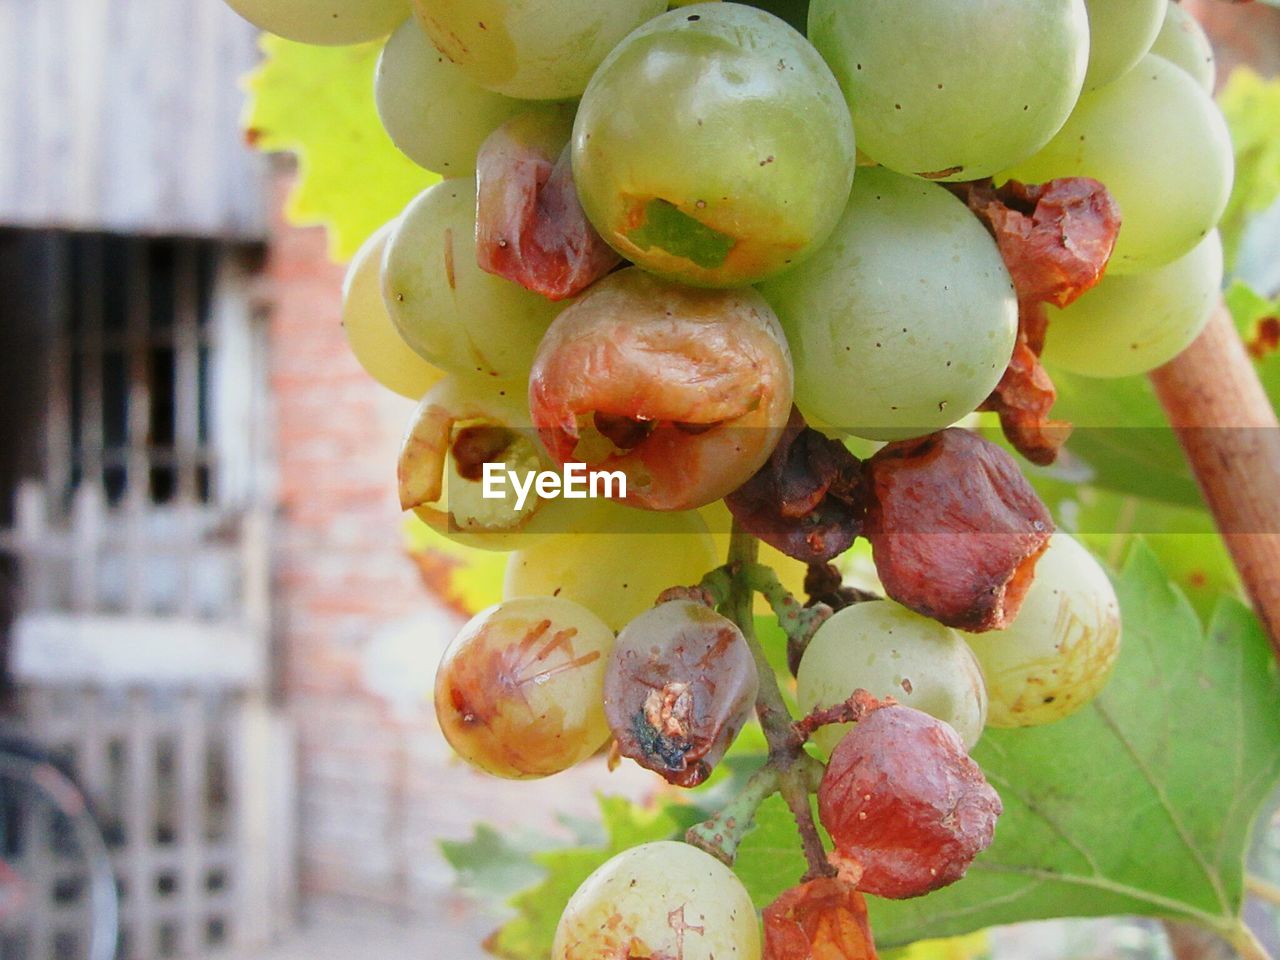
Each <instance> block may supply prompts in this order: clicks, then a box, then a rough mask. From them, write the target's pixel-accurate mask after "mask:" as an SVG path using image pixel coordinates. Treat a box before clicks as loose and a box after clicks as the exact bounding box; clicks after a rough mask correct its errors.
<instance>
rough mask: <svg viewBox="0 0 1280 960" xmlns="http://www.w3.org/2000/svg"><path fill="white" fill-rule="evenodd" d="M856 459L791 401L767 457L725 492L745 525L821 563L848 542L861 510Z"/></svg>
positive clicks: (855, 532) (797, 554)
mask: <svg viewBox="0 0 1280 960" xmlns="http://www.w3.org/2000/svg"><path fill="white" fill-rule="evenodd" d="M863 493H864V492H863V485H862V471H861V463H860V462H859V460H858V458H857V457H855V456H854V455H853V454H852V453H850V452H849V450H848V449H847V448H846V447H845V445H844V444H842V443H840V442H839V441H838V440H832V439H830V438H829V437H826V436H824V435H823V434H821V433H819V432H818V431H817V430H814V429H812V428H810V427H809V426H807V425H806V423H805V420H804V417H803V416H801V414H800V411H799V410H797V409H795V408H794V407H793V408H792V410H791V419H790V421H788V423H787V429H786V431H785V432H784V433H783V435H782V439H780V440H779V441H778V445H777V446H776V447H775V448H774V450H773V454H772V455H771V456H770V457H769V460H768V462H767V463H765V465H764V466H763V467H761V468H760V470H759V471H758V472H757V473H756V474H755V476H753V477H752V478H751V479H750V480H748V481H747V482H746V483H744V484H743V485H742V486H741V487H739V488H738V489H737V490H735V491H734V492H733V493H731V494H730V495H729V496H727V497H725V505H726V506H727V507H728V508H729V510H730V512H731V513H732V514H733V516H734V519H736V520H737V521H738V523H739V524H740V525H741V526H742V528H743V529H744V530H746V531H747V532H748V533H750V534H752V535H753V536H756V537H759V538H760V539H761V540H763V541H764V542H765V543H767V544H769V545H770V546H771V547H774V548H776V549H778V550H780V551H782V552H783V553H785V554H786V555H787V556H789V557H794V558H795V559H797V560H802V561H804V562H805V563H825V562H826V561H828V560H831V559H832V558H834V557H837V556H839V555H840V554H842V553H844V552H845V551H846V550H848V549H849V547H851V546H853V541H854V539H855V538H856V537H857V536H858V534H859V533H860V532H861V531H862V518H863V515H864V514H865V513H866V507H865V504H864V502H863Z"/></svg>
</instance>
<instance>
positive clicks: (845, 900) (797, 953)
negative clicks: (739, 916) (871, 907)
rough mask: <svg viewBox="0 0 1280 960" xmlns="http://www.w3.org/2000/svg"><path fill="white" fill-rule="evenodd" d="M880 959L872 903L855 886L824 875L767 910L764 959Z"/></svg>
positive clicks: (796, 889)
mask: <svg viewBox="0 0 1280 960" xmlns="http://www.w3.org/2000/svg"><path fill="white" fill-rule="evenodd" d="M837 958H838V960H876V944H875V939H874V938H873V937H872V935H871V924H870V923H869V922H868V921H867V903H866V901H865V900H864V899H863V897H862V894H861V893H859V892H858V891H857V890H856V889H855V888H854V886H853V885H852V884H850V883H848V882H846V881H844V880H841V879H837V878H827V877H824V878H822V879H820V880H812V881H810V882H809V883H803V884H801V885H800V886H798V887H792V888H791V889H790V890H788V891H786V892H785V893H783V894H782V896H780V897H778V899H777V900H775V901H774V902H773V903H771V904H770V905H769V906H767V907H765V909H764V960H837Z"/></svg>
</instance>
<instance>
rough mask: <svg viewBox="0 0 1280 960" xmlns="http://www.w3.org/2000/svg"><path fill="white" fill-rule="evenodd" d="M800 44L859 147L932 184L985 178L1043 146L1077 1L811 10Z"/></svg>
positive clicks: (1074, 70)
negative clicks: (806, 42) (833, 86)
mask: <svg viewBox="0 0 1280 960" xmlns="http://www.w3.org/2000/svg"><path fill="white" fill-rule="evenodd" d="M1121 2H1126V3H1127V2H1131V0H1121ZM1132 2H1137V0H1132ZM809 38H810V39H811V40H812V41H813V43H814V46H816V47H817V48H818V49H819V50H820V51H821V52H822V55H823V56H824V57H826V59H827V63H829V64H831V69H832V70H834V71H835V75H836V77H837V78H838V79H839V81H840V86H841V87H843V88H844V93H845V96H846V97H847V98H848V101H849V105H850V107H851V108H852V110H853V120H854V126H855V127H857V130H858V146H859V148H860V149H861V150H862V151H863V152H864V153H866V154H867V155H868V156H870V157H871V158H872V159H874V160H876V161H877V162H879V163H882V164H884V165H885V166H887V167H891V168H892V169H894V170H898V171H900V172H902V173H913V174H916V175H917V176H922V177H928V178H929V179H934V180H976V179H978V178H979V177H985V176H989V175H991V174H993V173H995V172H996V171H997V170H1000V169H1001V168H1003V167H1007V166H1009V165H1011V164H1014V163H1017V162H1018V161H1020V160H1023V159H1025V158H1027V157H1029V156H1031V155H1032V154H1033V153H1035V152H1036V150H1038V149H1039V148H1040V147H1042V146H1044V144H1046V143H1048V142H1049V139H1050V138H1051V137H1052V136H1053V135H1054V134H1055V133H1057V132H1058V129H1059V128H1060V127H1061V126H1062V124H1063V122H1064V121H1065V120H1066V119H1067V117H1068V115H1070V113H1071V108H1072V107H1073V106H1074V105H1075V102H1076V98H1077V97H1078V96H1079V95H1080V87H1081V84H1082V83H1083V81H1084V75H1085V67H1086V64H1087V61H1088V56H1089V24H1088V19H1087V17H1086V15H1085V6H1084V0H965V2H962V3H961V2H957V0H858V2H856V3H854V2H850V0H813V2H812V3H811V4H810V5H809Z"/></svg>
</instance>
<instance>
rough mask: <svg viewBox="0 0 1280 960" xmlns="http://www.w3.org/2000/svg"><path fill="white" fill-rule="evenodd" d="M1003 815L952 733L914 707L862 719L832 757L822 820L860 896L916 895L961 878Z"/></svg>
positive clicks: (822, 791)
mask: <svg viewBox="0 0 1280 960" xmlns="http://www.w3.org/2000/svg"><path fill="white" fill-rule="evenodd" d="M1002 810H1003V807H1002V804H1001V803H1000V797H999V795H998V794H997V793H996V792H995V790H993V789H992V788H991V786H990V784H988V783H987V781H986V778H985V777H984V776H983V775H982V771H981V770H980V769H979V768H978V765H977V764H976V763H974V762H973V761H972V760H971V759H969V757H968V755H967V754H966V753H965V751H964V745H963V744H962V743H961V742H960V737H959V736H958V735H957V734H956V732H955V731H954V730H952V729H951V728H950V727H949V726H947V725H946V724H945V723H943V722H942V721H940V720H935V719H934V718H933V717H930V716H929V715H928V714H925V713H921V712H920V711H919V710H913V709H911V708H910V707H902V706H888V707H882V708H880V709H879V710H875V711H872V712H871V713H870V714H869V715H867V716H866V717H865V718H864V719H863V720H861V721H860V722H859V723H858V724H857V725H856V726H855V727H854V728H853V729H852V730H851V731H849V733H848V734H846V735H845V737H844V739H843V740H841V741H840V743H839V745H838V746H837V747H836V749H835V751H834V752H833V753H832V754H831V762H830V763H829V764H828V765H827V772H826V775H825V776H824V777H823V779H822V784H821V785H820V787H819V788H818V815H819V817H820V818H821V820H822V825H823V826H824V827H826V828H827V831H828V832H829V833H830V834H831V839H832V841H833V842H834V843H835V848H836V852H835V855H834V857H833V860H834V861H835V862H836V863H837V865H838V866H839V865H841V864H840V861H842V860H843V861H848V862H849V870H850V874H851V875H858V874H859V873H860V879H859V880H858V881H857V883H858V888H859V889H860V890H863V891H865V892H866V893H871V894H875V895H876V896H881V897H890V898H892V899H905V898H908V897H918V896H921V895H922V894H926V893H928V892H930V891H931V890H937V889H938V888H939V887H944V886H946V885H947V884H950V883H954V882H955V881H956V880H959V879H960V878H961V877H962V876H964V874H965V871H966V870H968V868H969V864H970V863H972V862H973V858H974V857H976V856H977V855H978V854H979V853H981V852H982V851H983V850H985V849H986V848H987V847H988V846H989V845H990V844H991V840H992V838H993V837H994V835H995V824H996V819H997V818H998V817H999V816H1000V814H1001V812H1002Z"/></svg>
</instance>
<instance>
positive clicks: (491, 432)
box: [396, 376, 588, 550]
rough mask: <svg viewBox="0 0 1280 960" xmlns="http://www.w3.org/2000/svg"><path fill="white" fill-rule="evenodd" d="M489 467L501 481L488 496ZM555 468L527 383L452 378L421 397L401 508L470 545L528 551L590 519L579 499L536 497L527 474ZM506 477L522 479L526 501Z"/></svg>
mask: <svg viewBox="0 0 1280 960" xmlns="http://www.w3.org/2000/svg"><path fill="white" fill-rule="evenodd" d="M490 463H492V464H495V465H496V466H497V467H498V468H499V469H500V471H501V472H502V474H503V477H504V479H503V480H502V481H501V482H498V481H497V480H493V481H491V483H490V485H489V486H490V489H488V490H486V486H485V479H484V471H485V465H486V464H490ZM551 468H552V464H551V463H550V461H549V460H548V459H547V458H546V456H545V455H544V454H543V452H542V450H541V447H540V446H539V445H538V442H537V439H536V435H535V433H534V431H533V429H532V428H531V426H530V423H529V413H528V408H527V406H526V405H525V399H524V384H523V383H521V382H505V381H501V380H487V379H481V378H479V377H460V376H453V377H447V378H446V379H445V380H444V381H442V382H441V383H439V384H437V385H436V386H435V387H434V388H433V389H432V390H431V391H430V392H429V393H428V394H427V395H426V396H425V397H423V398H422V402H421V403H419V404H418V408H417V410H415V411H414V414H413V419H412V420H411V421H410V424H409V429H408V431H407V432H406V434H405V438H404V442H403V444H402V445H401V448H400V459H399V462H398V464H397V471H396V472H397V479H398V481H399V494H400V506H401V507H402V508H403V509H405V510H413V511H414V513H415V514H417V516H418V518H419V519H420V520H422V521H423V522H424V523H426V524H428V525H429V526H431V527H432V528H433V529H435V530H436V531H438V532H439V533H442V534H444V535H445V536H446V537H448V538H449V539H451V540H455V541H457V542H458V543H461V544H464V545H466V546H469V547H479V548H481V549H484V550H515V549H517V548H519V547H527V546H529V545H531V544H533V543H535V542H538V541H539V540H540V539H541V538H542V537H543V536H544V535H550V534H552V533H559V532H561V531H564V530H566V529H569V524H571V523H574V522H576V520H577V518H578V517H579V516H580V515H581V514H585V513H588V510H587V505H586V504H585V503H583V502H582V501H580V500H571V499H566V498H564V497H554V498H542V497H539V496H538V494H537V491H536V488H535V487H533V486H531V485H530V480H529V477H528V475H529V474H531V473H536V472H538V471H543V470H550V469H551ZM508 471H510V472H513V473H515V474H516V475H517V476H518V477H519V482H520V483H521V484H522V485H523V487H522V488H523V489H524V490H525V491H526V493H525V496H524V497H523V498H522V497H521V496H520V495H519V493H518V492H517V491H516V489H515V483H514V482H513V481H512V480H510V479H508V478H506V473H507V472H508ZM486 492H487V493H490V494H497V496H486Z"/></svg>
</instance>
